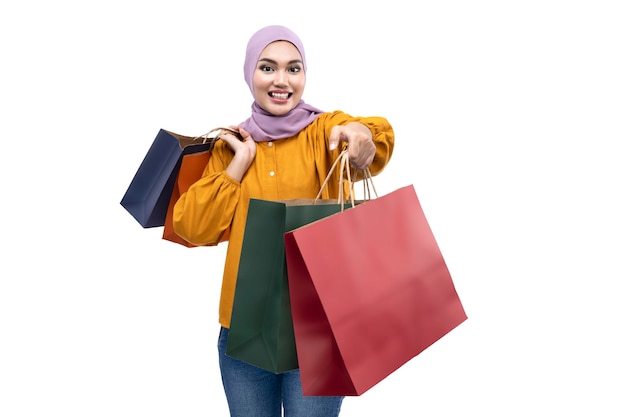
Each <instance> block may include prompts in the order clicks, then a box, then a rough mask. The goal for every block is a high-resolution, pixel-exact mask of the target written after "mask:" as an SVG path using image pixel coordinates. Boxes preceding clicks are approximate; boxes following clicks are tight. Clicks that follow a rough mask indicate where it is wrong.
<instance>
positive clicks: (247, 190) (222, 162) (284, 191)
mask: <svg viewBox="0 0 626 417" xmlns="http://www.w3.org/2000/svg"><path fill="white" fill-rule="evenodd" d="M350 122H360V123H362V124H364V125H366V126H367V127H369V129H370V130H371V132H372V138H373V140H374V144H375V145H376V156H375V158H374V161H373V162H372V164H371V165H370V171H371V173H372V175H376V174H378V173H380V172H381V171H382V170H383V168H384V167H385V166H386V165H387V163H388V162H389V159H390V158H391V154H392V152H393V145H394V132H393V129H392V127H391V125H390V124H389V123H388V121H387V120H386V119H385V118H382V117H352V116H350V115H348V114H346V113H343V112H341V111H335V112H329V113H323V114H320V115H319V116H318V117H317V119H315V121H314V122H313V123H311V124H310V125H309V126H307V127H306V128H305V129H304V130H302V131H300V133H298V135H296V136H294V137H292V138H289V139H281V140H277V141H273V142H260V143H258V144H257V153H256V157H255V160H254V162H253V163H252V165H251V166H250V168H249V169H248V171H247V172H246V174H245V175H244V177H243V179H242V181H241V182H237V181H235V180H233V179H232V178H231V177H229V176H228V175H227V174H226V171H225V169H226V167H227V166H228V164H229V163H230V161H231V160H232V157H233V154H232V151H230V149H229V148H228V147H227V146H226V144H225V142H220V141H218V142H217V143H216V146H215V148H214V149H213V153H212V155H211V159H210V160H209V163H208V164H207V167H206V168H205V170H204V174H203V177H202V178H201V179H200V180H198V181H197V182H196V183H195V184H193V185H192V186H191V187H190V188H189V190H188V191H187V192H186V193H184V194H183V195H181V197H180V199H179V200H178V202H177V203H176V205H175V207H174V212H173V224H174V230H175V231H176V233H178V234H179V235H180V236H181V237H182V238H184V239H186V240H187V241H189V242H191V243H193V244H196V245H209V246H211V245H217V244H218V243H219V242H220V240H221V239H222V237H223V236H224V233H225V232H227V231H228V233H229V236H228V240H229V243H228V248H227V251H226V261H225V265H224V275H223V278H222V291H221V297H220V308H219V322H220V324H221V325H222V326H224V327H227V328H228V327H230V317H231V310H232V306H233V298H234V293H235V284H236V280H237V271H238V267H239V255H240V252H241V247H242V241H243V233H244V229H245V222H246V217H247V213H248V203H249V199H250V198H257V199H264V200H290V199H294V198H315V197H316V196H317V194H318V192H319V190H320V187H321V185H322V183H323V182H324V180H325V179H326V176H327V175H328V171H329V170H330V167H331V166H332V164H333V162H334V161H335V159H336V158H337V157H338V156H339V153H340V152H341V150H342V148H345V144H343V146H342V145H340V146H339V147H338V149H336V150H334V151H329V150H328V137H329V136H330V132H331V129H332V127H333V126H336V125H346V124H348V123H350ZM335 171H336V175H333V177H331V178H330V180H329V182H328V184H327V186H326V187H325V189H324V191H323V194H322V196H321V198H325V199H326V198H337V196H338V191H339V190H338V189H339V186H338V183H339V177H338V175H339V170H338V169H337V170H335Z"/></svg>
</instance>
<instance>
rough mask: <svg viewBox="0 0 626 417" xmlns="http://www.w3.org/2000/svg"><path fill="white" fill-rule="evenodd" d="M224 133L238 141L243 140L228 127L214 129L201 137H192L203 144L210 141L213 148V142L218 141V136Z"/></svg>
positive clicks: (236, 132)
mask: <svg viewBox="0 0 626 417" xmlns="http://www.w3.org/2000/svg"><path fill="white" fill-rule="evenodd" d="M224 131H226V132H228V133H231V134H233V135H234V136H235V137H236V138H237V139H239V140H243V137H242V136H241V134H240V133H239V132H238V131H236V130H234V129H231V128H229V127H216V128H214V129H211V130H209V131H208V132H207V133H205V134H203V135H200V136H196V137H194V140H196V139H202V143H203V144H205V143H207V141H210V143H211V147H213V146H214V145H215V142H217V141H218V140H219V139H220V136H221V135H222V133H223V132H224Z"/></svg>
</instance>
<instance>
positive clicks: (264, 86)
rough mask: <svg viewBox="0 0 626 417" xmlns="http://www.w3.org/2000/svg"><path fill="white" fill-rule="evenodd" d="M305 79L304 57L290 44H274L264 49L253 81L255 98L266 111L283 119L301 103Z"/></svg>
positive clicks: (280, 42)
mask: <svg viewBox="0 0 626 417" xmlns="http://www.w3.org/2000/svg"><path fill="white" fill-rule="evenodd" d="M305 83H306V76H305V74H304V67H303V65H302V57H301V56H300V52H298V48H296V47H295V46H294V45H293V44H292V43H291V42H287V41H276V42H272V43H270V44H269V45H267V46H266V47H265V49H263V51H262V52H261V55H260V56H259V60H258V61H257V65H256V69H255V70H254V75H253V78H252V85H253V87H254V99H255V101H256V102H257V104H258V105H259V106H261V108H263V109H264V110H266V111H268V112H270V113H272V114H274V115H277V116H280V115H283V114H286V113H288V112H289V111H290V110H291V109H293V108H294V107H296V106H297V105H298V103H299V102H300V99H301V97H302V93H303V92H304V85H305Z"/></svg>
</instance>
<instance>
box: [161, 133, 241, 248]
mask: <svg viewBox="0 0 626 417" xmlns="http://www.w3.org/2000/svg"><path fill="white" fill-rule="evenodd" d="M231 160H232V153H231V152H230V150H229V149H228V148H227V146H225V144H224V143H223V142H217V143H216V145H215V148H214V149H213V152H212V154H211V158H210V159H209V163H208V164H207V166H206V168H205V170H204V173H203V176H202V178H201V179H199V180H198V181H196V182H195V183H194V184H192V185H191V186H190V187H189V189H188V190H187V192H186V193H183V194H182V195H181V196H180V198H179V199H178V201H177V202H176V204H175V205H174V210H173V216H172V219H173V226H174V231H175V232H176V233H177V234H178V235H179V236H180V237H182V238H183V239H185V240H186V241H188V242H190V243H192V244H194V245H198V246H201V245H207V246H215V245H217V244H218V243H219V242H220V241H221V240H222V237H223V236H224V233H226V232H227V230H228V228H229V225H230V223H231V221H232V218H233V215H234V213H235V208H236V207H237V203H238V201H239V196H240V193H241V184H240V183H239V182H238V181H235V180H234V179H232V178H231V177H230V176H229V175H228V174H227V173H226V171H225V168H226V166H227V165H228V163H230V161H231Z"/></svg>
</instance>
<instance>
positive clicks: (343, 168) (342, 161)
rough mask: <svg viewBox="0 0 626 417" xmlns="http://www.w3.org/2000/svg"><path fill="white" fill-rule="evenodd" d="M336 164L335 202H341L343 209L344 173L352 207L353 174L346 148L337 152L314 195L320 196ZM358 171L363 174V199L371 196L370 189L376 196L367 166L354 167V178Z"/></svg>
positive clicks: (317, 197)
mask: <svg viewBox="0 0 626 417" xmlns="http://www.w3.org/2000/svg"><path fill="white" fill-rule="evenodd" d="M338 164H339V169H340V171H339V195H338V196H337V203H341V210H342V211H343V205H344V202H345V201H344V196H343V182H344V175H345V178H346V180H347V181H348V188H349V190H350V202H351V204H352V207H354V194H355V193H354V182H353V181H352V178H353V175H352V173H351V172H350V158H349V156H348V149H347V148H346V149H345V150H343V151H342V152H341V153H340V154H339V156H338V157H337V159H335V162H333V165H332V166H331V167H330V169H329V170H328V175H326V179H325V180H324V182H323V183H322V186H321V187H320V190H319V192H318V193H317V196H316V197H315V199H316V200H318V199H319V198H320V197H321V195H322V191H323V190H324V188H326V185H327V184H328V181H329V180H330V177H331V176H332V173H333V171H334V170H335V168H336V167H337V165H338ZM359 171H360V172H362V174H363V194H364V198H365V200H369V199H370V198H371V191H374V195H375V196H376V197H378V193H377V192H376V188H375V187H374V182H373V180H372V173H371V172H370V170H369V168H365V169H362V170H356V169H355V170H354V178H355V180H356V178H357V174H358V172H359Z"/></svg>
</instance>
